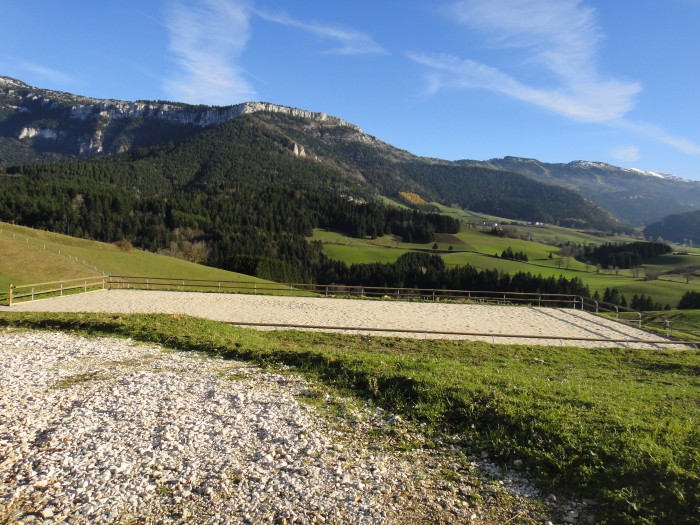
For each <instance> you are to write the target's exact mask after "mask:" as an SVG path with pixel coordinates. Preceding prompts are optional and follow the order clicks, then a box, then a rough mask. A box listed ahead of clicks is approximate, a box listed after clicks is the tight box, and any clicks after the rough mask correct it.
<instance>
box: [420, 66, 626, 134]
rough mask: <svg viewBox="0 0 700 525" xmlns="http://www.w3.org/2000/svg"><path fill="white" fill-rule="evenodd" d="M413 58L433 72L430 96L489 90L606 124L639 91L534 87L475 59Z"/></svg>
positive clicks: (605, 86) (605, 84)
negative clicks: (440, 92)
mask: <svg viewBox="0 0 700 525" xmlns="http://www.w3.org/2000/svg"><path fill="white" fill-rule="evenodd" d="M409 58H411V59H412V60H413V61H415V62H418V63H420V64H423V65H425V66H428V67H429V68H430V69H431V70H432V72H431V74H430V75H429V76H428V92H429V93H436V92H437V91H439V90H441V89H474V88H481V89H487V90H491V91H496V92H499V93H502V94H504V95H507V96H510V97H513V98H515V99H518V100H522V101H524V102H529V103H531V104H535V105H537V106H540V107H543V108H546V109H548V110H550V111H554V112H556V113H559V114H561V115H564V116H566V117H569V118H572V119H574V120H579V121H584V122H606V121H611V120H615V119H618V118H620V117H622V116H623V115H624V114H625V113H627V112H628V111H629V110H630V109H631V108H632V106H633V101H632V98H633V95H634V94H635V93H636V91H637V88H636V87H634V86H625V85H620V84H617V83H615V82H610V81H598V82H586V83H581V84H578V85H575V86H569V87H566V86H557V87H554V88H541V87H532V86H528V85H525V84H523V83H522V82H519V81H518V80H516V79H515V78H514V77H512V76H510V75H508V74H506V73H504V72H502V71H500V70H498V69H496V68H493V67H491V66H487V65H484V64H481V63H479V62H475V61H473V60H463V59H460V58H457V57H455V56H451V55H427V54H420V53H410V54H409Z"/></svg>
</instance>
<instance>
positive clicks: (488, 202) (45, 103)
mask: <svg viewBox="0 0 700 525" xmlns="http://www.w3.org/2000/svg"><path fill="white" fill-rule="evenodd" d="M214 146H215V147H214ZM202 151H206V152H207V153H206V155H203V154H202ZM280 156H283V157H288V158H286V159H285V162H284V169H281V168H280V166H276V163H277V160H279V159H280ZM164 157H168V158H169V159H167V158H166V159H165V160H163V159H164ZM185 157H186V158H185ZM253 157H254V158H255V161H254V162H251V158H253ZM174 158H179V159H180V161H179V162H180V163H181V165H175V163H174V162H173V161H172V159H174ZM195 158H196V159H199V160H197V161H193V160H192V159H195ZM105 159H111V160H112V161H114V162H121V163H132V165H133V163H135V162H141V163H143V162H144V159H150V160H149V161H148V162H149V163H150V164H151V165H152V166H153V165H154V164H153V163H154V162H156V161H154V160H153V159H160V160H159V161H157V162H156V164H158V163H160V164H159V168H160V167H162V166H161V164H162V163H163V162H165V163H166V164H168V165H169V166H170V168H169V169H170V171H171V173H172V176H171V177H170V179H169V183H170V184H192V183H193V182H194V181H198V182H204V181H207V180H210V181H211V180H214V179H228V180H230V181H234V180H239V181H246V182H248V183H252V182H256V183H261V182H265V183H267V184H271V183H274V184H286V185H289V184H291V185H292V186H298V187H311V186H317V185H318V184H321V186H323V187H326V188H327V189H328V190H330V191H336V192H338V193H340V194H344V195H346V196H347V197H348V198H354V199H359V200H361V201H362V200H367V199H373V198H375V197H377V196H378V195H386V196H396V195H397V194H398V193H399V192H414V193H417V194H419V195H421V196H422V197H423V198H425V199H427V200H434V201H437V202H441V203H444V204H448V205H457V206H460V207H463V208H466V209H471V210H474V211H479V212H484V213H491V214H494V215H498V216H503V217H507V218H513V219H520V220H530V221H541V222H550V223H556V224H561V225H565V226H573V227H579V228H587V229H601V230H607V231H622V230H625V229H627V226H626V225H628V224H629V225H636V226H639V225H644V224H649V223H651V222H654V221H657V220H659V219H661V218H662V217H664V216H666V215H668V214H670V213H679V212H684V211H691V210H696V209H700V182H695V181H687V180H683V179H679V178H677V177H672V176H667V175H661V174H655V173H650V172H643V171H640V170H631V169H625V168H619V167H615V166H611V165H608V164H603V163H596V162H586V161H576V162H572V163H568V164H548V163H544V162H540V161H537V160H535V159H523V158H516V157H505V158H503V159H491V160H489V161H475V160H460V161H447V160H441V159H432V158H425V157H418V156H415V155H412V154H411V153H409V152H407V151H404V150H401V149H398V148H395V147H393V146H391V145H389V144H387V143H385V142H382V141H381V140H379V139H377V138H376V137H373V136H371V135H369V134H367V133H365V132H363V131H362V129H361V128H360V127H358V126H356V125H353V124H350V123H348V122H346V121H345V120H343V119H341V118H337V117H333V116H329V115H327V114H325V113H315V112H310V111H305V110H302V109H297V108H290V107H285V106H279V105H275V104H270V103H261V102H249V103H244V104H238V105H233V106H227V107H212V106H195V105H188V104H183V103H177V102H168V101H136V102H125V101H118V100H101V99H95V98H89V97H83V96H79V95H73V94H70V93H63V92H57V91H51V90H45V89H40V88H36V87H32V86H29V85H27V84H25V83H23V82H21V81H19V80H16V79H12V78H9V77H0V166H5V167H6V168H7V167H10V166H18V165H26V164H37V163H43V164H46V163H65V162H72V163H76V162H77V163H80V162H86V161H95V160H105ZM188 159H189V160H188ZM266 159H267V160H266ZM270 159H275V160H274V162H273V161H271V160H270ZM290 159H294V160H295V161H296V162H293V163H291V164H290V163H289V162H287V161H289V160H290ZM273 165H274V166H273ZM275 170H277V171H275ZM309 173H311V174H312V175H309ZM64 176H67V175H64ZM306 179H308V180H306Z"/></svg>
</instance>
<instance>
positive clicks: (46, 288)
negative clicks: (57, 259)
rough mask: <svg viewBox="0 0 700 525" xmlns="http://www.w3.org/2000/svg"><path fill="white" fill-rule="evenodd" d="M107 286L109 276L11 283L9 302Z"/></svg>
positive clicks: (8, 294) (9, 303)
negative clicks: (33, 282)
mask: <svg viewBox="0 0 700 525" xmlns="http://www.w3.org/2000/svg"><path fill="white" fill-rule="evenodd" d="M106 287H107V277H103V276H100V277H95V276H91V277H80V278H76V279H67V280H63V281H51V282H46V283H35V284H20V285H15V284H11V285H10V289H9V292H8V293H7V294H6V296H7V303H8V305H9V306H12V305H13V304H14V303H15V302H17V300H21V299H27V298H29V300H31V301H33V300H34V299H36V298H39V297H43V296H47V295H59V296H62V295H63V294H65V293H73V292H75V291H77V290H80V291H83V292H87V291H88V290H96V289H99V288H102V289H104V288H106Z"/></svg>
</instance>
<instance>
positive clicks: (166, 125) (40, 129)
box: [0, 77, 361, 163]
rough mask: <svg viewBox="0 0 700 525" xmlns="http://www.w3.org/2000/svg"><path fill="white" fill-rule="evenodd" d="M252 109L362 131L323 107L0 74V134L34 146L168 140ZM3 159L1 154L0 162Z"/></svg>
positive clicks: (95, 148)
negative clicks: (203, 101)
mask: <svg viewBox="0 0 700 525" xmlns="http://www.w3.org/2000/svg"><path fill="white" fill-rule="evenodd" d="M256 112H266V113H278V114H284V115H288V116H291V117H298V118H303V119H306V120H308V121H310V122H313V123H315V124H317V125H324V126H341V127H346V128H350V129H352V130H353V131H356V132H360V133H361V130H360V129H359V128H358V127H357V126H355V125H353V124H350V123H348V122H346V121H344V120H342V119H340V118H337V117H333V116H329V115H327V114H325V113H316V112H312V111H306V110H303V109H297V108H292V107H287V106H279V105H276V104H270V103H266V102H245V103H243V104H236V105H233V106H223V107H217V106H194V105H189V104H180V103H170V102H152V101H138V102H127V101H121V100H100V99H93V98H88V97H82V96H78V95H73V94H70V93H63V92H58V91H50V90H44V89H39V88H35V87H32V86H29V85H27V84H25V83H23V82H21V81H19V80H16V79H13V78H9V77H0V139H4V140H5V141H9V140H16V141H20V142H21V143H23V144H25V145H27V146H29V147H32V148H34V149H36V150H38V151H51V152H53V153H58V154H67V155H74V156H94V155H99V154H104V153H121V152H124V151H128V150H129V149H131V148H132V147H137V146H140V145H144V144H149V143H155V142H157V141H158V140H157V139H158V137H154V136H153V134H154V133H156V134H160V139H162V141H167V140H170V139H172V138H176V137H181V136H185V135H187V134H188V133H192V132H195V131H196V130H197V129H201V128H205V127H209V126H218V125H221V124H224V123H225V122H228V121H230V120H232V119H235V118H237V117H239V116H241V115H245V114H249V113H256ZM302 151H303V150H302ZM3 161H5V159H2V158H0V163H2V162H3Z"/></svg>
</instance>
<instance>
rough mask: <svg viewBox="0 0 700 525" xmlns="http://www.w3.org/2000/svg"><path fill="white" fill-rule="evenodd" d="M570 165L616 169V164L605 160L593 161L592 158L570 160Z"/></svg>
mask: <svg viewBox="0 0 700 525" xmlns="http://www.w3.org/2000/svg"><path fill="white" fill-rule="evenodd" d="M569 166H573V167H575V168H600V169H611V168H612V169H614V168H615V166H612V165H611V164H606V163H605V162H593V161H591V160H575V161H573V162H569Z"/></svg>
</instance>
